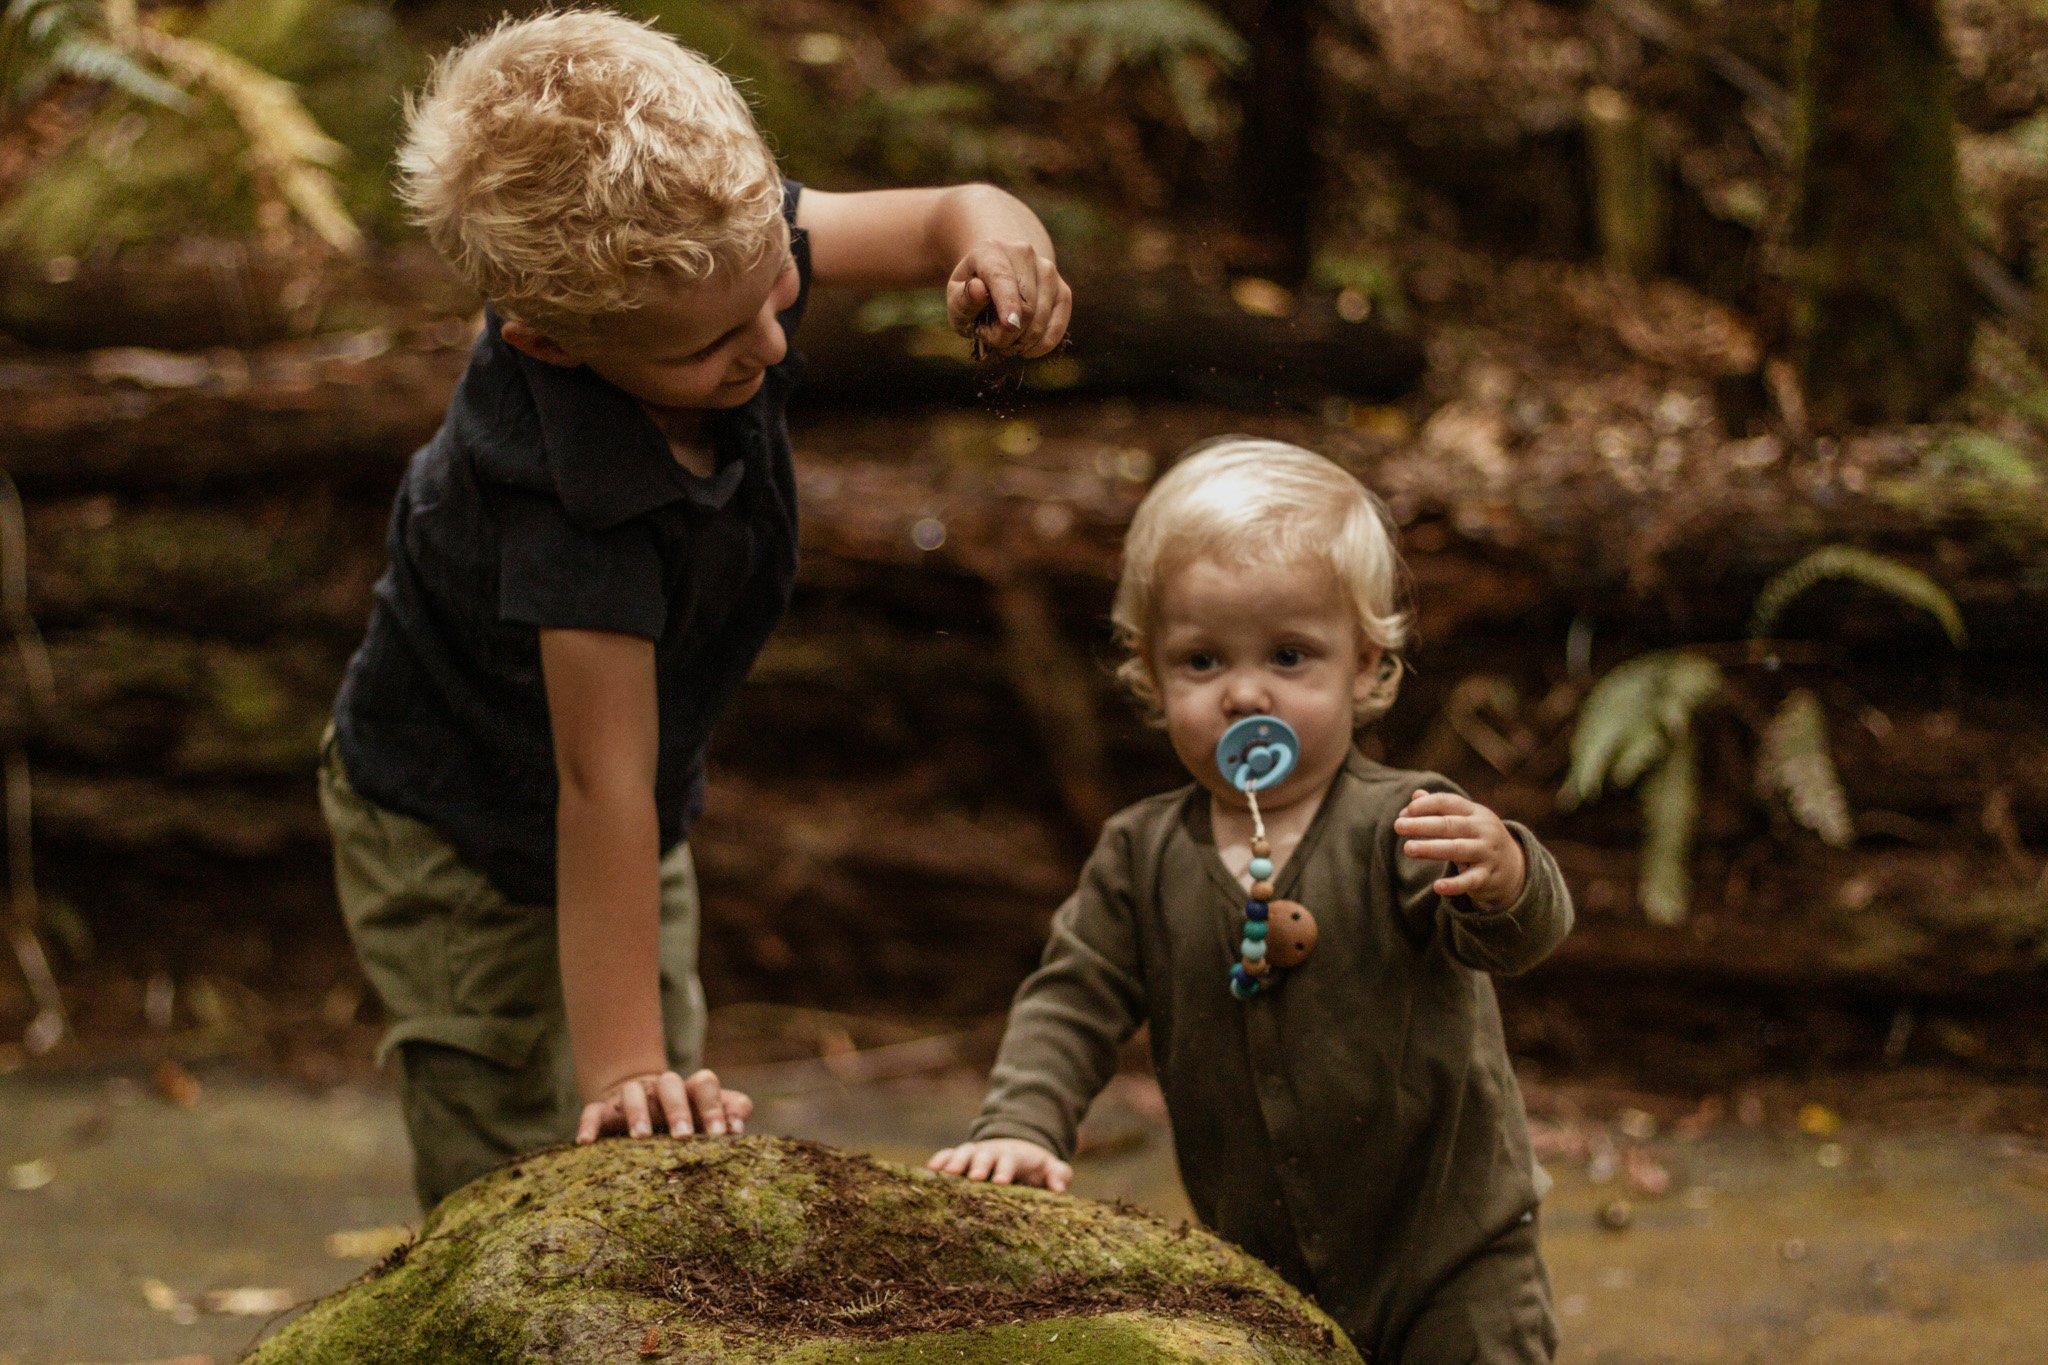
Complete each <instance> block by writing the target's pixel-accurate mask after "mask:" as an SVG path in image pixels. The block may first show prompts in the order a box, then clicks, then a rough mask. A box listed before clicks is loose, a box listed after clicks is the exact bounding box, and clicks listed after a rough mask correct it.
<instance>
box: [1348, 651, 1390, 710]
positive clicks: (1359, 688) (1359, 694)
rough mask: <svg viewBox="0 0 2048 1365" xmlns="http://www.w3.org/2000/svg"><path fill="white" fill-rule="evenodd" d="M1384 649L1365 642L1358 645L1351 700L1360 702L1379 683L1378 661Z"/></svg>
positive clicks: (1383, 655) (1382, 655)
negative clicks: (1355, 674)
mask: <svg viewBox="0 0 2048 1365" xmlns="http://www.w3.org/2000/svg"><path fill="white" fill-rule="evenodd" d="M1385 657H1386V651H1385V650H1383V649H1381V648H1380V647H1379V646H1378V645H1375V644H1371V643H1366V644H1362V645H1360V646H1359V647H1358V676H1357V677H1356V678H1353V679H1352V680H1351V700H1353V701H1355V702H1362V701H1364V700H1365V699H1366V698H1368V697H1370V696H1371V695H1372V694H1373V692H1374V690H1375V689H1376V688H1378V687H1379V685H1380V661H1381V660H1382V659H1384V658H1385Z"/></svg>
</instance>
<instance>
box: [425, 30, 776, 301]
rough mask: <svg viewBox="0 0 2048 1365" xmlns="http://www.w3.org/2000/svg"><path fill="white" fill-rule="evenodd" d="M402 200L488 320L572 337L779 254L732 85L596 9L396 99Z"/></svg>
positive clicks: (504, 45) (761, 154) (478, 41)
mask: <svg viewBox="0 0 2048 1365" xmlns="http://www.w3.org/2000/svg"><path fill="white" fill-rule="evenodd" d="M406 116H407V122H408V130H407V136H406V140H405V145H404V146H403V147H402V148H400V149H399V153H398V188H399V193H400V196H401V197H402V198H403V199H404V201H405V203H406V205H407V206H408V207H409V208H410V209H411V210H412V214H413V217H414V219H415V220H416V221H417V222H418V223H419V224H420V225H421V226H423V227H424V228H425V229H426V231H427V236H428V237H429V238H430V239H431V240H432V241H433V244H434V246H435V248H436V249H437V250H438V251H439V252H440V253H441V255H442V256H443V257H444V258H446V259H447V261H448V263H449V264H450V265H451V266H453V267H454V269H455V271H456V273H457V274H458V275H460V276H461V277H462V278H463V280H465V281H466V282H467V283H468V284H469V285H470V286H471V287H473V288H474V289H475V290H476V291H477V292H478V293H479V294H481V295H483V297H485V298H486V299H489V300H490V301H491V302H492V303H494V304H496V305H498V307H499V310H500V311H501V312H503V313H506V314H508V315H510V316H514V317H517V318H519V319H521V320H522V321H525V322H527V323H529V324H531V325H533V326H535V327H538V328H541V329H542V330H544V331H551V332H555V333H566V334H568V335H571V336H578V335H581V334H584V333H587V331H588V327H589V322H590V320H592V319H594V318H596V317H599V316H602V315H605V314H611V313H617V312H622V311H625V310H628V309H631V308H634V307H636V306H638V304H639V303H640V302H641V298H642V294H641V291H642V290H643V289H644V287H645V286H646V285H647V283H648V282H649V278H650V276H651V274H652V272H656V271H663V272H671V273H673V274H674V275H675V276H676V277H678V278H680V279H681V280H682V281H684V282H685V283H694V282H696V281H699V280H702V279H703V278H705V277H706V276H707V275H709V274H711V272H712V271H713V270H715V269H717V268H719V267H721V266H724V267H728V268H736V269H746V268H748V267H750V266H752V265H754V264H757V263H758V262H759V261H760V259H761V258H762V256H764V255H765V254H766V253H767V252H769V251H770V250H775V249H779V248H780V247H781V245H782V243H783V240H784V238H783V226H782V177H781V174H780V173H779V172H778V171H777V170H776V167H775V158H774V156H773V155H772V154H771V153H770V152H769V150H768V146H767V143H766V142H765V141H764V140H763V139H762V136H761V132H760V129H759V128H757V127H756V126H755V123H754V116H753V112H752V111H751V110H750V109H749V108H748V107H747V102H746V101H745V100H744V99H743V98H741V96H740V93H739V91H738V90H736V89H734V87H733V84H732V82H731V81H730V80H729V79H727V78H726V76H725V74H724V73H723V72H721V71H720V70H719V69H718V68H717V67H715V66H713V65H712V64H711V63H710V62H708V61H706V60H705V59H704V58H703V57H701V56H699V55H698V54H696V53H694V52H691V51H690V50H688V49H687V48H685V47H683V46H682V45H681V44H679V43H677V42H676V41H675V40H673V39H671V38H669V37H667V36H665V35H663V34H661V33H658V32H656V31H655V30H654V29H652V28H650V27H649V26H648V25H646V24H643V23H640V22H638V21H637V20H632V19H628V18H625V17H623V16H621V15H617V14H613V13H610V12H608V11H604V10H569V11H565V12H558V13H551V14H543V15H540V16H537V17H534V18H530V19H518V20H511V19H508V20H506V21H504V22H502V23H500V24H499V25H498V26H497V27H496V28H493V29H491V30H490V31H489V32H487V33H484V34H482V35H481V36H479V37H476V38H473V39H471V40H469V41H468V42H466V43H464V44H462V45H460V46H458V47H456V48H455V49H454V50H452V51H451V52H449V53H448V55H446V56H445V57H443V58H442V59H441V61H440V62H439V63H438V64H437V65H436V66H435V68H434V71H433V74H432V75H431V76H429V77H428V79H427V84H426V86H425V88H424V89H423V90H422V92H421V93H420V95H419V96H418V97H417V98H416V99H409V100H408V101H407V107H406Z"/></svg>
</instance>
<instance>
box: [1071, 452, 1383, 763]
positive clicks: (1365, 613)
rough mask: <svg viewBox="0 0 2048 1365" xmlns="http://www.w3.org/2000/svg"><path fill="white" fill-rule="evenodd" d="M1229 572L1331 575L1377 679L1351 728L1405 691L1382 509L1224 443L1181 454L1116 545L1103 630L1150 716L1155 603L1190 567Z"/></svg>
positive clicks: (1321, 467)
mask: <svg viewBox="0 0 2048 1365" xmlns="http://www.w3.org/2000/svg"><path fill="white" fill-rule="evenodd" d="M1204 559H1210V560H1215V561H1216V562H1218V563H1220V564H1224V565H1228V566H1232V567H1248V566H1251V565H1265V564H1294V563H1298V562H1300V561H1302V560H1311V561H1320V562H1322V563H1324V564H1327V565H1328V566H1329V568H1330V570H1331V572H1332V573H1333V574H1334V575H1335V577H1336V582H1337V585H1338V588H1339V590H1340V591H1341V592H1342V593H1343V594H1344V599H1345V602H1346V604H1347V605H1348V606H1349V607H1350V608H1351V611H1352V613H1353V616H1354V618H1355V619H1356V621H1357V624H1358V630H1359V634H1360V636H1361V638H1363V639H1364V640H1367V641H1370V642H1371V643H1372V644H1375V645H1377V646H1379V648H1380V650H1381V656H1380V672H1379V676H1378V677H1377V678H1376V679H1375V680H1374V686H1373V689H1372V691H1371V693H1370V694H1369V695H1368V696H1367V697H1366V698H1365V699H1364V700H1362V701H1361V702H1359V703H1358V705H1357V706H1356V707H1355V708H1354V709H1353V717H1352V718H1353V723H1354V725H1357V726H1364V725H1368V724H1370V723H1371V722H1373V721H1375V720H1377V719H1379V718H1380V717H1381V716H1382V715H1384V714H1386V711H1387V708H1388V707H1390V706H1392V705H1393V704H1394V696H1395V694H1396V693H1397V692H1399V690H1400V687H1401V672H1402V668H1401V660H1400V656H1399V655H1398V654H1397V653H1396V651H1398V650H1399V649H1400V648H1401V646H1402V645H1403V644H1405V643H1406V642H1407V639H1408V619H1407V614H1406V613H1405V612H1404V611H1402V610H1401V607H1400V604H1399V601H1398V599H1399V597H1400V595H1401V591H1402V581H1403V573H1402V566H1401V557H1400V555H1399V553H1398V552H1397V551H1396V550H1395V548H1394V529H1393V521H1392V519H1391V518H1390V517H1389V516H1388V515H1387V510H1386V507H1385V506H1384V505H1383V504H1382V503H1381V502H1380V500H1379V499H1378V498H1377V497H1375V496H1373V494H1372V493H1371V492H1370V491H1369V490H1368V489H1367V488H1366V487H1365V485H1364V484H1362V483H1360V482H1359V481H1358V480H1357V479H1356V478H1354V477H1352V475H1351V474H1350V473H1349V472H1347V471H1346V470H1344V469H1343V468H1341V467H1339V466H1338V465H1337V464H1335V463H1334V462H1332V461H1330V460H1328V459H1326V458H1324V457H1323V456H1321V455H1318V454H1316V453H1315V452H1314V451H1312V450H1304V449H1302V448H1301V447H1300V446H1297V445H1290V444H1289V443H1287V442H1286V441H1275V440H1267V439H1264V438H1261V437H1256V436H1220V437H1217V438H1215V439H1213V440H1209V441H1204V442H1202V443H1201V444H1199V445H1196V446H1194V447H1192V448H1190V449H1189V450H1188V452H1187V453H1186V454H1185V455H1183V456H1182V457H1181V459H1180V461H1179V463H1177V464H1175V465H1174V466H1173V468H1172V469H1170V470H1168V471H1167V472H1166V474H1165V475H1164V476H1163V477H1162V478H1161V479H1160V480H1159V482H1158V483H1156V484H1154V485H1153V486H1152V490H1151V491H1150V492H1149V493H1147V494H1146V495H1145V500H1144V501H1143V502H1141V503H1139V504H1138V511H1137V515H1136V516H1134V517H1133V518H1132V519H1131V529H1130V531H1129V533H1128V534H1126V535H1125V537H1124V561H1123V576H1122V577H1121V578H1120V579H1119V580H1118V582H1117V587H1116V603H1115V605H1114V606H1113V607H1111V609H1110V619H1111V621H1112V622H1113V623H1114V624H1115V626H1116V632H1117V639H1118V642H1119V643H1120V644H1122V646H1123V647H1124V648H1125V649H1126V650H1128V651H1129V653H1130V657H1129V658H1127V659H1126V660H1124V662H1123V664H1122V665H1121V666H1120V667H1119V668H1118V669H1117V677H1118V678H1119V679H1120V680H1121V681H1122V682H1123V684H1124V686H1126V687H1127V688H1129V689H1130V691H1131V692H1132V694H1133V695H1134V696H1136V697H1137V698H1138V700H1139V701H1140V702H1141V703H1143V704H1144V705H1145V706H1146V708H1147V709H1148V710H1150V711H1152V712H1153V713H1154V714H1155V715H1156V714H1157V712H1158V709H1159V691H1158V687H1157V685H1156V683H1155V682H1154V679H1153V674H1152V662H1151V650H1152V646H1153V642H1154V634H1155V631H1156V629H1157V626H1158V610H1159V595H1160V592H1161V590H1162V588H1163V587H1164V585H1165V583H1166V582H1167V580H1168V579H1169V578H1171V577H1172V576H1173V575H1174V574H1175V573H1177V572H1179V571H1180V570H1181V569H1184V568H1186V567H1187V566H1188V565H1189V564H1192V563H1195V562H1196V561H1198V560H1204Z"/></svg>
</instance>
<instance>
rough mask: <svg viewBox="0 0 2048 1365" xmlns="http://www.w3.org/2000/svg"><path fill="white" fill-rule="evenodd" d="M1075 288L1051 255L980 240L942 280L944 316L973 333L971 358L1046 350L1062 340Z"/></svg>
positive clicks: (966, 332)
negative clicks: (943, 280) (944, 290)
mask: <svg viewBox="0 0 2048 1365" xmlns="http://www.w3.org/2000/svg"><path fill="white" fill-rule="evenodd" d="M1073 311H1074V291H1073V290H1072V289H1071V288H1069V287H1068V285H1067V282H1066V281H1065V280H1064V279H1062V278H1061V277H1060V271H1059V267H1058V266H1057V265H1055V264H1054V263H1053V260H1052V258H1051V257H1050V256H1047V255H1045V254H1044V253H1043V252H1040V251H1038V250H1037V249H1036V248H1034V247H1032V246H1031V245H1030V244H1029V243H1027V242H1007V241H988V242H983V243H981V244H980V245H979V246H977V247H975V248H974V249H973V250H971V251H969V252H968V253H967V254H966V255H965V256H962V257H961V258H960V263H959V264H958V265H956V266H954V267H953V274H952V277H951V278H950V279H948V280H947V281H946V318H947V320H948V321H949V322H950V323H951V324H952V326H953V330H954V331H956V332H958V333H960V334H961V335H962V336H966V337H972V338H973V339H974V344H975V353H976V358H977V359H979V358H980V357H981V356H983V355H997V356H1014V357H1017V358H1019V359H1024V360H1030V359H1034V358H1036V357H1038V356H1042V355H1047V354H1050V353H1051V352H1052V350H1053V348H1055V347H1056V346H1058V345H1059V344H1060V342H1061V341H1063V340H1065V339H1066V335H1067V320H1068V318H1069V317H1071V316H1072V314H1073Z"/></svg>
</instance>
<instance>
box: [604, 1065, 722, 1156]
mask: <svg viewBox="0 0 2048 1365" xmlns="http://www.w3.org/2000/svg"><path fill="white" fill-rule="evenodd" d="M753 1112H754V1101H753V1100H752V1099H751V1098H750V1097H749V1096H747V1095H746V1094H745V1093H744V1092H742V1091H738V1090H727V1089H726V1088H725V1087H724V1086H722V1085H720V1084H719V1083H718V1076H717V1073H715V1072H711V1071H697V1072H694V1073H692V1074H691V1076H690V1077H689V1079H688V1080H685V1079H684V1078H683V1077H682V1076H680V1075H678V1074H677V1073H676V1072H673V1071H653V1072H649V1073H647V1074H646V1075H644V1076H628V1077H627V1078H626V1079H625V1080H623V1081H620V1082H619V1083H618V1084H617V1085H615V1086H613V1087H612V1088H611V1089H609V1090H607V1091H605V1093H604V1094H603V1095H602V1096H601V1097H599V1098H597V1099H594V1100H592V1101H591V1102H590V1103H588V1104H586V1105H584V1106H583V1118H582V1121H581V1122H579V1123H578V1124H577V1125H576V1141H577V1142H579V1143H585V1142H594V1141H596V1140H597V1139H598V1138H599V1137H600V1136H601V1135H603V1134H605V1133H626V1134H628V1135H630V1136H632V1137H651V1136H653V1134H654V1130H655V1127H656V1126H657V1125H659V1126H660V1127H663V1128H666V1129H667V1130H668V1132H669V1135H670V1136H671V1137H687V1136H689V1135H690V1134H691V1133H709V1134H711V1135H712V1136H714V1137H719V1136H723V1135H724V1134H726V1133H732V1134H735V1135H737V1134H740V1133H744V1132H746V1131H747V1117H748V1115H750V1114H752V1113H753Z"/></svg>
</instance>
